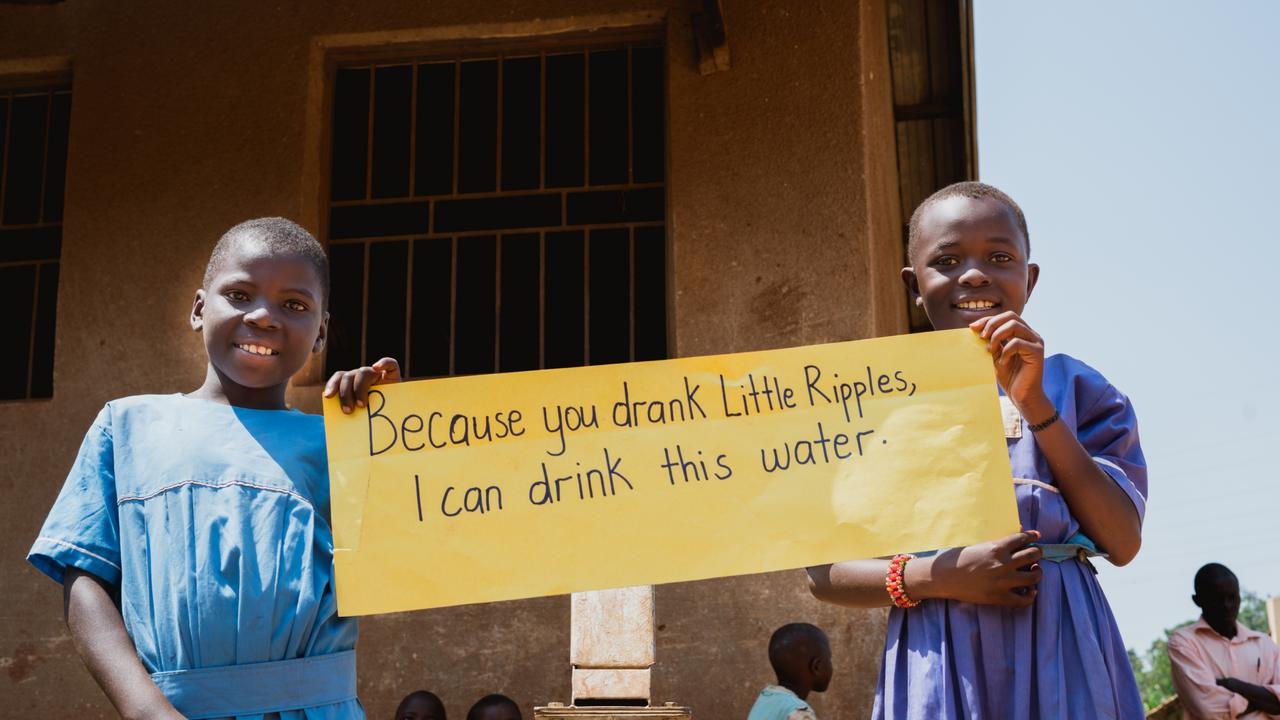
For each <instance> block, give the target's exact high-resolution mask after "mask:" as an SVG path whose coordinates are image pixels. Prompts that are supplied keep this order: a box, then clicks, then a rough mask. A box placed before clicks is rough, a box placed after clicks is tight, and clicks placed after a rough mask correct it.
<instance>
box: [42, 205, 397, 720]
mask: <svg viewBox="0 0 1280 720" xmlns="http://www.w3.org/2000/svg"><path fill="white" fill-rule="evenodd" d="M328 275H329V274H328V261H327V259H326V258H325V253H324V249H323V248H322V247H321V246H320V244H319V243H317V242H316V240H315V238H313V237H312V236H311V235H310V234H309V233H308V232H307V231H306V230H304V229H303V228H301V227H299V226H298V225H296V224H294V223H292V222H290V221H288V220H284V219H282V218H263V219H260V220H251V221H248V222H245V223H241V224H240V225H237V226H236V227H234V228H232V229H231V230H230V231H228V232H227V233H226V235H224V236H223V237H222V238H221V239H220V240H219V241H218V244H217V246H216V247H215V248H214V251H213V255H212V257H211V258H210V260H209V265H208V267H207V269H206V271H205V276H204V282H203V287H202V288H201V289H200V290H198V291H197V292H196V296H195V302H194V304H193V305H192V309H191V327H192V328H193V329H194V330H196V331H198V332H200V333H202V335H203V337H204V345H205V350H206V352H207V354H208V358H209V362H208V369H207V372H206V377H205V381H204V384H202V385H201V386H200V387H199V388H198V389H196V390H195V391H193V392H191V393H187V394H185V395H183V394H175V395H143V396H137V397H127V398H122V399H120V400H115V401H112V402H109V403H107V405H106V406H105V407H104V408H103V409H102V411H101V412H99V413H98V417H97V419H95V420H94V422H93V425H92V427H90V429H89V432H88V434H87V435H86V436H85V439H84V443H83V444H82V446H81V448H80V453H79V455H78V456H77V458H76V460H75V464H74V465H73V467H72V469H71V472H70V474H69V475H68V477H67V481H66V484H65V485H64V486H63V489H62V492H61V493H60V494H59V496H58V499H57V501H56V502H55V503H54V506H53V509H52V510H51V511H50V513H49V517H48V519H47V520H46V521H45V524H44V527H43V529H42V530H41V531H40V536H39V538H38V539H37V540H36V542H35V544H34V546H33V547H32V548H31V552H30V554H29V555H28V556H27V559H28V560H29V561H30V562H31V563H32V564H33V565H35V567H36V568H38V569H39V570H40V571H41V572H43V573H45V574H46V575H48V576H49V577H51V578H53V579H54V580H55V581H58V582H61V583H62V584H63V588H64V590H63V597H64V608H65V612H66V619H67V624H68V627H69V628H70V630H71V635H72V638H73V639H74V641H75V643H76V647H77V649H78V650H79V652H80V654H81V656H82V657H83V658H84V661H85V664H86V665H87V666H88V669H89V671H90V672H91V673H92V674H93V676H94V678H95V679H96V680H97V681H98V684H99V685H100V686H101V687H102V689H103V691H104V692H105V693H106V694H107V696H108V698H109V699H110V700H111V702H112V703H113V704H114V705H115V707H116V709H117V710H118V711H119V712H120V714H121V715H122V716H124V717H126V718H135V717H139V718H140V717H145V718H179V717H186V718H220V717H242V718H245V717H250V718H261V717H264V716H267V717H281V718H289V719H300V718H311V719H313V720H318V719H328V718H335V719H336V718H344V719H345V718H362V717H364V711H363V710H362V708H361V705H360V702H359V700H358V699H357V698H356V692H355V684H356V683H355V650H354V648H355V642H356V623H355V620H354V619H348V618H340V617H338V613H337V605H336V602H335V595H334V589H333V574H332V564H333V563H332V561H333V536H332V533H331V530H330V525H329V479H328V470H327V461H326V456H325V446H324V428H323V421H322V419H321V418H319V417H317V416H313V415H305V414H303V413H301V412H297V411H295V410H288V409H286V407H285V401H284V400H285V389H286V387H287V385H288V382H289V378H290V377H291V376H292V375H293V374H294V373H295V372H297V371H298V370H299V369H301V368H302V366H303V365H304V364H305V363H306V362H307V360H308V358H309V357H310V356H311V354H313V353H318V352H320V351H321V349H322V348H323V347H324V341H325V333H326V329H327V325H328V313H327V312H326V296H327V293H328ZM383 375H387V376H388V377H387V378H386V379H387V380H392V381H393V380H396V379H398V368H396V367H395V366H394V365H391V366H388V365H382V366H381V367H379V368H378V369H377V370H375V369H373V368H361V369H360V370H356V371H351V372H348V373H337V374H335V377H334V378H333V379H332V380H331V381H330V383H329V386H328V387H327V389H326V393H327V394H333V393H334V392H336V391H338V390H339V389H341V391H342V396H343V404H344V405H346V406H350V405H351V404H352V403H351V399H352V398H353V397H354V396H353V395H352V393H353V392H354V391H355V390H362V391H365V390H367V386H368V384H370V382H372V381H373V380H375V379H378V378H380V377H382V376H383Z"/></svg>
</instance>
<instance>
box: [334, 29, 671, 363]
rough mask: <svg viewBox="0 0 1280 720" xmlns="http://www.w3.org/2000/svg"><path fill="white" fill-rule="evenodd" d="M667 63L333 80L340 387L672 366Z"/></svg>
mask: <svg viewBox="0 0 1280 720" xmlns="http://www.w3.org/2000/svg"><path fill="white" fill-rule="evenodd" d="M664 93H665V87H664V73H663V51H662V48H661V47H660V46H657V45H654V44H642V43H630V44H622V45H612V46H608V47H598V48H597V47H592V48H586V49H577V50H574V51H567V50H566V49H563V48H558V49H539V50H530V51H525V52H519V53H516V52H511V53H505V54H504V53H498V52H494V53H491V54H488V55H477V56H468V57H450V58H447V59H440V60H435V59H432V60H425V61H419V62H392V63H385V62H376V63H361V64H340V65H339V66H338V67H337V69H336V71H335V76H334V80H333V114H332V142H331V146H330V200H329V218H328V232H327V235H328V237H327V240H328V244H329V253H330V258H331V263H332V271H331V275H332V290H331V298H332V302H331V303H330V305H331V308H332V310H331V312H332V319H331V326H330V342H329V353H328V357H327V365H328V369H329V371H332V370H334V369H341V368H349V367H355V366H357V365H360V364H367V363H369V362H371V361H373V360H376V359H377V358H379V357H381V356H384V355H390V356H392V357H396V358H399V359H400V360H401V361H402V362H403V363H404V369H405V371H406V372H407V374H408V376H410V377H435V376H443V375H454V374H472V373H487V372H500V371H511V370H532V369H538V368H551V367H570V366H576V365H584V364H601V363H611V362H625V361H630V360H648V359H658V358H663V357H666V353H667V325H666V237H665V224H664V221H665V187H664V175H665V164H666V152H665V137H664V125H665V112H664Z"/></svg>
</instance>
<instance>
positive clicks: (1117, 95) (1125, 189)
mask: <svg viewBox="0 0 1280 720" xmlns="http://www.w3.org/2000/svg"><path fill="white" fill-rule="evenodd" d="M974 27H975V33H974V44H975V49H976V65H977V74H976V78H977V92H978V99H977V108H978V160H979V174H980V177H981V179H982V180H984V181H986V182H990V183H992V184H994V185H997V186H998V187H1000V188H1002V189H1004V190H1006V191H1008V192H1009V193H1010V194H1011V195H1013V197H1014V198H1015V199H1016V200H1018V202H1019V203H1020V204H1021V205H1022V207H1023V209H1024V211H1025V212H1026V215H1027V221H1028V224H1029V226H1030V230H1031V238H1032V259H1033V260H1035V261H1037V262H1039V263H1040V265H1041V268H1042V269H1041V275H1040V284H1039V286H1038V287H1037V288H1036V291H1035V294H1034V295H1033V296H1032V299H1031V303H1030V305H1029V306H1028V309H1027V318H1028V320H1029V321H1030V323H1031V325H1032V327H1034V328H1036V329H1037V330H1038V331H1039V332H1040V333H1041V334H1042V335H1044V337H1045V340H1046V343H1047V345H1048V348H1049V351H1050V352H1065V353H1068V354H1070V355H1074V356H1076V357H1078V358H1080V359H1082V360H1084V361H1086V362H1088V363H1089V364H1091V365H1093V366H1094V367H1096V368H1098V369H1099V370H1100V371H1102V373H1103V374H1104V375H1106V376H1107V377H1108V378H1109V379H1110V380H1111V381H1112V382H1113V383H1114V384H1115V385H1116V386H1117V387H1119V388H1120V389H1121V390H1122V391H1123V392H1125V393H1126V394H1128V395H1129V397H1130V398H1131V399H1132V400H1133V402H1134V404H1135V406H1136V408H1137V410H1138V417H1139V421H1140V423H1141V430H1142V444H1143V448H1144V450H1145V451H1146V456H1147V462H1148V465H1149V468H1150V475H1151V487H1150V498H1149V504H1148V507H1147V519H1146V524H1145V526H1144V530H1143V548H1142V552H1141V554H1140V555H1139V556H1138V559H1137V560H1135V561H1134V562H1133V563H1131V564H1130V565H1129V566H1127V567H1123V568H1115V567H1111V566H1109V565H1105V563H1104V567H1101V568H1100V570H1101V578H1102V584H1103V589H1104V590H1105V592H1106V594H1107V597H1108V598H1109V599H1110V601H1111V606H1112V609H1113V610H1114V611H1115V615H1116V620H1117V622H1118V623H1119V625H1120V630H1121V633H1122V634H1123V636H1124V639H1125V642H1126V644H1127V645H1129V646H1130V647H1134V648H1135V649H1139V650H1140V651H1145V650H1146V648H1147V646H1148V645H1149V644H1150V643H1151V641H1152V640H1154V639H1156V638H1157V637H1159V636H1160V634H1161V631H1162V630H1163V629H1164V628H1166V627H1170V626H1172V625H1175V624H1177V623H1179V622H1181V621H1183V620H1187V619H1191V618H1194V617H1196V616H1198V614H1199V611H1198V609H1197V608H1196V607H1195V606H1194V605H1193V604H1192V603H1191V600H1190V595H1191V578H1192V576H1193V575H1194V573H1195V571H1196V569H1197V568H1199V567H1200V566H1201V565H1202V564H1204V563H1206V562H1210V561H1218V562H1222V563H1224V564H1226V565H1227V566H1228V567H1230V568H1232V569H1233V570H1235V571H1236V574H1237V575H1239V577H1240V582H1241V585H1242V586H1243V587H1244V588H1246V589H1249V590H1253V591H1254V592H1257V593H1260V594H1262V595H1264V596H1266V595H1280V469H1278V467H1280V463H1278V462H1277V459H1276V456H1277V450H1280V340H1277V329H1276V328H1275V327H1274V326H1271V325H1268V322H1269V321H1268V320H1267V318H1268V317H1271V316H1272V315H1273V314H1274V313H1275V312H1276V306H1277V298H1278V297H1280V273H1278V272H1277V269H1276V267H1273V266H1272V262H1277V267H1280V228H1278V226H1277V220H1276V213H1277V205H1278V204H1280V198H1278V197H1277V196H1278V191H1280V120H1278V118H1280V81H1278V78H1280V43H1277V42H1276V39H1275V37H1276V36H1275V33H1276V29H1277V28H1280V3H1276V2H1269V1H1268V0H1254V1H1253V2H1244V1H1242V0H1238V1H1233V2H1229V3H1203V2H1187V1H1179V2H1164V1H1159V2H1158V1H1157V0H1145V1H1143V2H1124V3H1116V2H1102V1H1101V0H1095V1H1094V2H1092V3H1087V4H1081V3H1039V2H1036V3H1028V2H1018V1H1015V0H978V2H977V3H976V8H975V23H974Z"/></svg>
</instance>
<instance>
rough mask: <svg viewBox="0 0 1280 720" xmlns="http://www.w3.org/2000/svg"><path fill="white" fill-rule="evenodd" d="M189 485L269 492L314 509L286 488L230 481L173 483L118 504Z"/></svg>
mask: <svg viewBox="0 0 1280 720" xmlns="http://www.w3.org/2000/svg"><path fill="white" fill-rule="evenodd" d="M188 485H199V486H200V487H207V488H212V489H214V490H222V489H224V488H229V487H232V486H235V487H246V488H252V489H254V490H265V491H267V492H276V493H280V494H282V495H288V496H290V497H293V498H295V499H297V500H299V501H301V502H302V503H304V504H306V505H307V506H309V507H314V506H312V505H311V501H310V500H308V499H307V498H305V497H303V496H302V495H300V494H298V493H296V492H294V491H292V490H285V489H284V488H278V487H271V486H270V485H258V484H257V483H250V482H244V481H243V480H228V481H226V482H220V483H211V482H204V481H201V480H183V481H182V482H177V483H173V484H172V485H165V486H164V487H162V488H159V489H157V490H153V491H151V492H149V493H147V494H145V495H125V496H123V497H120V498H117V499H116V504H117V505H121V504H124V503H126V502H131V501H132V502H138V501H146V500H150V499H151V498H153V497H156V496H158V495H163V494H165V493H167V492H169V491H170V490H176V489H178V488H180V487H186V486H188Z"/></svg>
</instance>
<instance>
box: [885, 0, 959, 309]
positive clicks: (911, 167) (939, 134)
mask: <svg viewBox="0 0 1280 720" xmlns="http://www.w3.org/2000/svg"><path fill="white" fill-rule="evenodd" d="M888 11H889V65H890V68H891V70H892V73H891V74H892V76H893V77H892V79H893V117H894V121H895V123H894V124H895V126H896V131H897V150H898V191H899V197H900V198H901V200H902V227H903V230H902V240H903V243H904V247H905V243H906V241H907V223H908V221H909V220H910V219H911V213H912V212H914V211H915V209H916V207H917V206H918V205H919V204H920V203H921V202H923V201H924V199H925V198H927V197H929V196H930V195H932V194H933V193H935V192H936V191H938V190H941V189H942V188H944V187H946V186H947V185H950V184H952V183H956V182H960V181H961V180H972V179H975V178H976V177H977V173H978V170H977V161H978V160H977V144H976V138H975V136H974V132H975V131H974V120H973V36H972V28H973V7H972V3H971V2H970V1H969V0H947V1H946V2H930V1H929V0H890V2H889V6H888ZM907 307H908V308H910V311H909V312H910V317H911V329H912V331H922V330H928V329H930V328H929V319H928V318H927V317H925V314H924V312H923V311H922V310H920V309H919V308H917V307H916V305H915V303H913V302H910V300H909V299H908V301H907Z"/></svg>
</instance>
